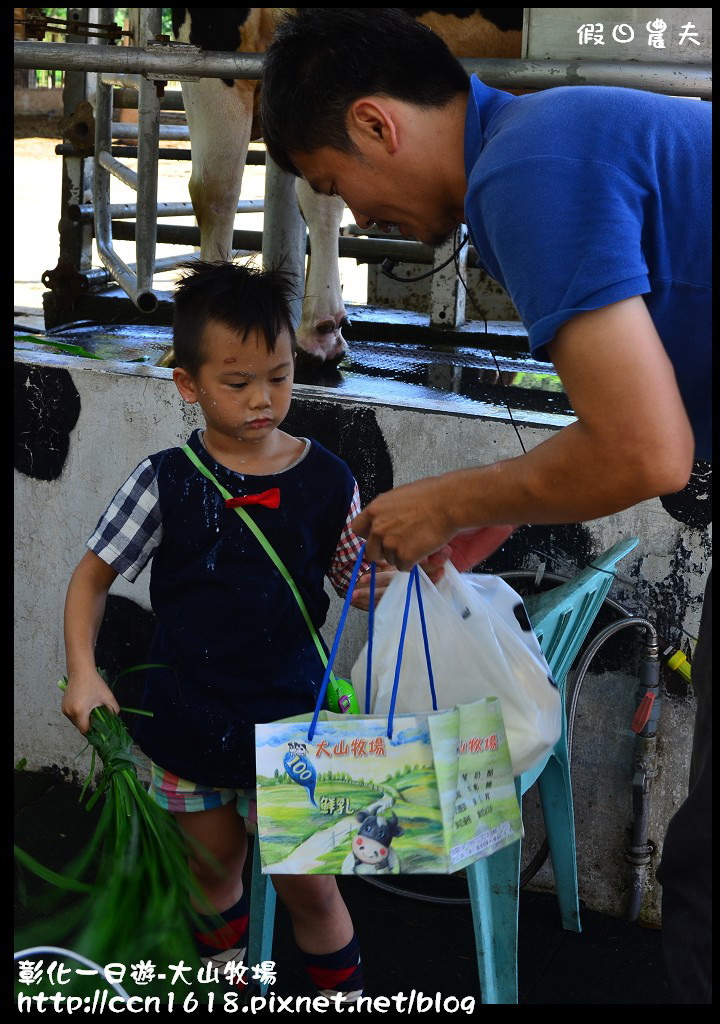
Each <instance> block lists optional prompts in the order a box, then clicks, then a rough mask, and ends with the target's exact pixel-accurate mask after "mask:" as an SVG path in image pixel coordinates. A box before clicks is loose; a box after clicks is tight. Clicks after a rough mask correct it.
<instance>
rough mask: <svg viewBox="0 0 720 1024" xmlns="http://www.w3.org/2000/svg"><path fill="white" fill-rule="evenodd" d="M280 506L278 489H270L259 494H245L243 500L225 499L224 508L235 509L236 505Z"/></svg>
mask: <svg viewBox="0 0 720 1024" xmlns="http://www.w3.org/2000/svg"><path fill="white" fill-rule="evenodd" d="M279 504H280V488H279V487H271V488H270V490H269V491H261V493H260V494H246V495H245V497H243V498H226V499H225V507H226V508H237V507H238V505H266V506H267V507H268V508H277V507H278V505H279Z"/></svg>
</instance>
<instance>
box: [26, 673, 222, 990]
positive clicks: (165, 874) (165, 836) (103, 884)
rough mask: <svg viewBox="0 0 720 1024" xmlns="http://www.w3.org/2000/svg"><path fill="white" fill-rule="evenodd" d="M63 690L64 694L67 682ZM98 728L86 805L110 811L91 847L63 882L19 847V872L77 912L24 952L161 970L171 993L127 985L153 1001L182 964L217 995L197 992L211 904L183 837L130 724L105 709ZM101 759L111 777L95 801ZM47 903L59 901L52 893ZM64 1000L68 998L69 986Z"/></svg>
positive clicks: (57, 919) (37, 928)
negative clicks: (200, 925)
mask: <svg viewBox="0 0 720 1024" xmlns="http://www.w3.org/2000/svg"><path fill="white" fill-rule="evenodd" d="M147 667H148V666H136V667H135V669H134V670H139V669H140V668H147ZM126 671H130V670H126ZM101 674H102V675H104V673H102V672H101ZM58 685H59V686H60V687H61V689H64V688H65V686H66V685H67V679H65V678H63V679H62V680H61V681H60V683H58ZM122 710H123V711H129V712H134V713H140V714H141V713H143V712H137V711H136V710H135V709H131V708H123V709H122ZM90 722H91V726H90V730H89V731H88V733H87V735H86V739H87V741H88V743H89V745H90V746H91V748H92V761H91V766H90V771H89V773H88V776H87V778H86V780H85V783H84V785H83V787H82V791H81V795H80V800H81V802H82V801H85V807H86V810H88V811H90V810H92V808H93V807H95V805H96V804H98V803H99V802H100V801H102V807H101V811H100V816H99V819H98V823H97V826H96V829H95V832H94V835H93V837H92V839H91V841H90V843H89V845H88V847H87V848H86V849H85V850H84V851H83V853H82V854H81V855H80V857H78V858H77V859H76V860H75V861H74V862H73V863H72V864H71V865H69V866H68V867H67V868H66V869H65V871H64V872H63V873H62V874H60V873H58V872H54V871H51V870H49V869H47V868H45V867H44V866H43V865H41V864H39V863H38V862H37V861H36V860H35V859H34V858H32V857H30V856H29V855H28V854H26V853H25V852H24V851H22V850H20V849H19V848H18V847H15V855H16V857H17V859H18V861H19V862H20V864H21V865H22V866H24V867H26V868H28V869H29V870H31V871H33V872H34V873H35V874H36V875H38V876H40V877H41V878H42V879H44V880H45V881H46V882H48V883H50V885H51V886H52V887H54V889H55V901H56V903H57V902H59V899H61V898H63V897H64V896H66V895H67V893H75V894H77V898H75V899H74V901H73V903H72V905H71V906H70V907H69V908H68V907H65V908H63V909H61V910H60V911H59V912H58V913H56V914H55V915H54V916H52V915H51V917H50V919H49V920H48V919H46V920H45V921H43V922H42V923H41V924H38V925H34V926H32V927H30V928H28V929H25V930H24V932H23V933H22V935H20V936H16V949H20V948H27V947H39V946H48V945H53V946H58V945H64V946H65V948H66V949H71V950H72V951H74V952H76V953H80V954H81V955H83V956H85V957H86V958H88V959H89V960H92V961H93V962H95V963H96V964H99V965H102V966H104V965H106V964H108V963H114V964H123V965H124V966H125V967H126V969H127V972H128V974H129V973H130V969H131V966H132V965H134V964H138V963H140V962H141V961H145V962H152V963H153V964H154V965H155V968H156V972H157V973H165V974H167V976H168V980H167V981H166V982H165V983H164V984H163V983H162V982H161V981H159V980H158V979H157V978H156V979H154V981H153V982H151V983H150V984H147V983H143V984H142V986H138V987H137V988H136V989H135V990H133V985H132V981H131V980H130V979H129V978H128V977H127V976H126V977H125V980H124V981H123V982H122V984H123V986H124V988H125V989H126V990H127V991H128V992H129V993H131V994H132V993H133V991H135V992H136V993H137V994H144V995H147V994H153V993H154V994H161V995H162V994H165V993H166V992H167V991H169V988H168V985H169V983H170V980H171V973H172V972H168V971H167V968H168V966H169V965H171V964H178V963H180V961H183V962H184V963H185V964H186V965H188V966H189V967H190V968H191V971H190V972H189V973H188V974H187V975H186V977H188V978H191V979H192V981H193V983H194V984H193V987H194V988H195V991H196V992H197V991H198V988H200V989H206V990H208V991H209V988H210V986H209V985H203V984H201V985H199V986H198V983H197V972H198V971H199V970H201V969H202V965H201V962H200V960H199V957H198V954H197V951H196V948H195V944H194V941H193V938H192V924H193V922H194V921H197V919H198V915H197V912H196V911H195V910H193V906H192V904H193V903H195V905H202V894H201V891H200V889H199V888H198V886H197V883H196V882H195V879H194V878H193V876H192V874H191V872H190V868H189V865H188V860H187V849H186V846H185V841H184V839H183V837H182V834H181V833H180V831H179V829H178V827H177V824H176V822H175V819H174V818H173V816H172V815H171V814H169V813H168V812H167V811H165V810H163V809H162V808H161V807H160V806H159V805H158V804H157V803H155V801H154V800H153V798H152V797H151V796H150V794H149V793H148V791H147V789H146V788H145V786H144V785H143V784H142V783H141V781H140V780H139V778H138V775H137V768H138V759H137V757H136V756H135V754H134V753H133V750H132V745H133V741H132V738H131V736H130V734H129V732H128V730H127V728H126V726H125V724H124V722H123V720H122V719H121V717H120V716H119V715H116V714H113V713H112V712H111V711H109V710H108V709H107V708H104V707H99V708H95V710H94V711H93V712H92V715H91V718H90ZM96 758H99V759H100V761H101V762H102V771H101V772H100V774H99V777H98V779H97V783H96V785H95V788H94V791H92V792H91V791H90V786H91V782H92V780H93V778H94V777H95V773H96ZM47 899H50V900H52V899H53V896H52V893H51V894H50V895H49V896H48V897H46V901H47ZM218 924H221V919H220V918H218ZM18 940H19V944H18ZM56 959H57V958H56ZM76 966H77V964H73V965H72V967H73V968H75V967H76ZM94 984H95V986H97V982H96V981H95V983H94ZM180 987H184V986H182V983H180ZM63 991H64V992H65V994H68V991H69V987H64V989H63Z"/></svg>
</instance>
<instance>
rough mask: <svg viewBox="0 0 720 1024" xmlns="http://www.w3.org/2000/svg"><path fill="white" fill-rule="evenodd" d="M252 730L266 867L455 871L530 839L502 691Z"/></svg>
mask: <svg viewBox="0 0 720 1024" xmlns="http://www.w3.org/2000/svg"><path fill="white" fill-rule="evenodd" d="M311 724H312V716H310V715H302V716H299V717H295V718H290V719H287V720H285V721H282V722H273V723H270V724H268V725H258V726H257V727H256V760H257V813H258V832H259V838H260V855H261V862H262V870H263V873H264V874H273V873H277V874H288V875H295V874H321V875H340V874H373V875H383V874H448V873H451V872H453V871H457V870H459V869H460V868H463V867H466V866H467V865H468V864H470V863H472V862H473V861H474V860H477V859H478V858H479V857H485V856H487V855H488V854H491V853H493V852H494V851H495V850H499V849H501V848H502V847H504V846H507V845H508V844H509V843H512V842H515V841H516V840H517V839H519V838H521V836H522V824H521V819H520V810H519V807H518V802H517V797H516V794H515V786H514V783H513V777H512V767H511V762H510V753H509V749H508V744H507V738H506V736H505V731H504V728H503V723H502V714H501V712H500V705H499V702H498V701H497V699H496V698H494V697H491V698H486V699H484V700H479V701H476V702H475V703H473V704H463V705H460V706H459V707H456V708H453V709H448V710H445V711H438V712H431V713H429V714H424V715H396V716H395V717H394V721H393V728H392V735H389V732H390V730H389V729H388V719H387V717H386V716H384V715H382V716H372V717H366V716H364V715H335V714H333V713H332V712H328V711H323V712H321V713H320V715H319V718H318V727H317V729H316V731H315V732H314V734H313V736H312V739H310V738H309V732H310V726H311Z"/></svg>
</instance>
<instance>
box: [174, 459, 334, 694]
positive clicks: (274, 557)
mask: <svg viewBox="0 0 720 1024" xmlns="http://www.w3.org/2000/svg"><path fill="white" fill-rule="evenodd" d="M182 450H183V451H184V452H185V454H186V455H187V457H188V458H189V459H190V461H191V462H192V464H193V465H194V466H195V468H196V469H198V470H199V471H200V472H201V473H202V475H203V476H205V477H207V478H208V480H210V481H211V483H214V484H215V486H216V487H217V489H218V490H219V491H220V493H221V494H222V496H223V498H232V494H230V492H229V491H228V490H226V489H225V488H224V487H223V485H222V484H221V483H220V481H219V480H216V478H215V477H214V476H213V474H212V473H211V472H210V470H209V469H208V468H207V466H204V465H203V463H202V462H201V461H200V459H199V458H198V457H197V455H196V454H195V452H194V451H193V450H192V448H191V447H190V445H188V444H184V445H183V446H182ZM235 511H236V512H237V514H238V515H239V516H240V518H241V519H242V521H243V522H244V523H245V525H246V526H247V527H248V528H249V529H250V530H251V532H252V533H254V534H255V536H256V537H257V539H258V540H259V541H260V543H261V544H262V546H263V547H264V548H265V550H266V552H267V553H268V555H269V557H270V559H271V561H272V562H273V564H274V565H275V566H276V567H277V569H278V572H279V573H280V575H281V576H282V577H283V579H284V580H285V581H286V583H287V585H288V586H289V587H290V590H291V591H292V592H293V596H294V597H295V600H296V601H297V603H298V606H299V608H300V611H301V612H302V617H303V618H304V619H305V622H306V623H307V627H308V629H309V630H310V634H311V636H312V638H313V641H314V643H315V646H316V647H317V649H318V654H319V655H320V660H321V661H322V663H323V667H324V668H327V655H326V654H325V649H324V648H323V645H322V643H321V641H320V637H319V636H318V635H317V631H316V629H315V626H314V625H313V621H312V619H311V618H310V613H309V612H308V610H307V608H306V607H305V602H304V601H303V599H302V597H301V596H300V591H299V590H298V588H297V587H296V586H295V580H294V579H293V578H292V576H291V575H290V573H289V572H288V571H287V569H286V568H285V565H284V564H283V562H282V561H281V559H280V556H279V555H278V553H277V551H276V550H275V548H274V547H273V546H272V544H271V543H270V541H269V540H268V539H267V537H266V536H265V534H264V533H263V532H262V530H261V529H260V527H259V526H258V525H257V523H255V522H254V521H253V519H252V517H251V516H249V515H248V514H247V512H246V511H245V509H244V508H242V507H241V506H240V505H238V506H237V507H236V508H235ZM330 678H331V680H332V681H333V682H334V681H335V677H334V676H333V674H332V672H331V673H330Z"/></svg>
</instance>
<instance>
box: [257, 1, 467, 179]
mask: <svg viewBox="0 0 720 1024" xmlns="http://www.w3.org/2000/svg"><path fill="white" fill-rule="evenodd" d="M468 89H469V82H468V75H467V72H466V71H465V69H464V68H463V66H462V64H460V62H459V61H458V60H457V58H456V57H454V56H453V54H452V53H451V52H450V50H449V49H448V47H447V46H446V44H445V42H444V41H443V40H442V39H441V38H440V36H439V35H437V34H436V33H435V32H433V31H431V30H430V29H429V28H427V27H426V26H425V25H423V24H421V23H420V22H419V21H416V20H415V19H414V18H413V17H411V16H410V15H409V14H407V13H406V12H405V11H404V10H403V9H402V8H400V7H304V8H298V9H296V10H295V11H293V12H292V13H288V14H287V15H286V16H285V17H284V18H283V19H282V20H281V21H280V22H279V24H278V26H277V29H276V31H275V38H274V41H273V42H272V44H271V45H270V47H269V49H268V51H267V53H266V54H265V60H264V65H263V78H262V89H261V92H260V120H261V124H262V132H263V138H264V140H265V145H266V146H267V150H268V153H269V154H270V156H271V157H272V158H273V160H275V162H276V163H277V164H279V166H280V167H282V169H283V170H285V171H289V172H290V173H293V174H297V173H298V172H297V170H296V168H295V167H294V166H293V164H292V161H291V160H290V158H289V156H288V154H289V153H293V152H298V153H312V152H314V151H315V150H316V149H319V148H320V147H322V146H331V147H332V148H334V149H338V150H340V151H341V152H343V153H353V152H354V151H355V149H354V146H353V144H352V141H351V139H350V137H349V135H348V132H347V126H346V117H347V112H348V109H349V107H350V105H351V104H352V103H353V102H354V101H355V100H356V99H359V98H360V97H361V96H370V95H375V96H391V97H394V98H395V99H399V100H404V101H405V102H407V103H413V104H416V105H417V106H421V107H443V106H445V105H446V104H447V103H449V102H450V100H452V99H453V98H454V97H455V96H456V95H457V94H458V93H461V92H467V91H468ZM429 141H430V140H429Z"/></svg>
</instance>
